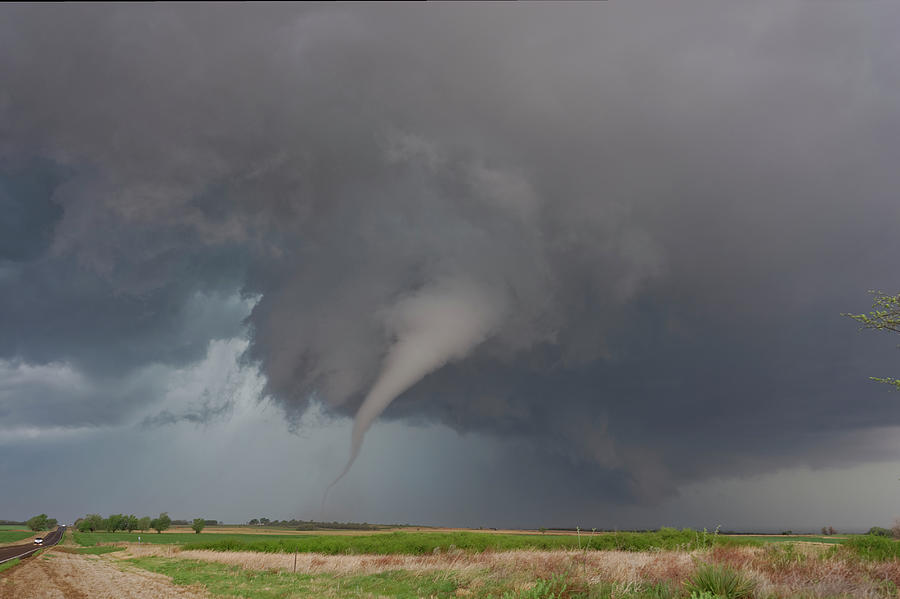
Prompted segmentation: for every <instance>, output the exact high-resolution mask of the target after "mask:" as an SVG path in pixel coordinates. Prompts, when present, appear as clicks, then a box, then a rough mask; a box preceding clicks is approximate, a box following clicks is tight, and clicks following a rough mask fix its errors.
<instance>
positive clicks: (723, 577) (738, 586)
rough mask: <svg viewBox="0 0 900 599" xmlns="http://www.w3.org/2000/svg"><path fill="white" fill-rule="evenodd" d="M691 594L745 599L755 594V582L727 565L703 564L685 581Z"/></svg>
mask: <svg viewBox="0 0 900 599" xmlns="http://www.w3.org/2000/svg"><path fill="white" fill-rule="evenodd" d="M684 586H685V588H686V589H687V591H688V592H689V593H691V596H694V595H695V594H697V595H699V596H701V597H704V596H705V595H703V593H708V594H712V595H713V596H716V597H722V598H723V599H743V598H745V597H750V596H752V595H753V590H754V588H755V587H756V585H755V583H754V582H753V581H752V580H750V579H748V578H746V577H745V576H744V575H743V574H741V573H740V572H737V571H736V570H732V569H731V568H727V567H725V566H715V565H712V564H703V565H702V566H700V567H699V568H697V571H696V572H694V575H693V576H691V577H690V578H689V579H688V580H687V581H685V583H684ZM706 596H708V595H706Z"/></svg>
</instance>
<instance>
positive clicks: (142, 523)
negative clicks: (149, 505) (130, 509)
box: [135, 516, 150, 532]
mask: <svg viewBox="0 0 900 599" xmlns="http://www.w3.org/2000/svg"><path fill="white" fill-rule="evenodd" d="M135 528H137V530H139V531H141V532H144V531H145V530H148V529H149V528H150V516H144V517H143V518H138V521H137V526H136V527H135Z"/></svg>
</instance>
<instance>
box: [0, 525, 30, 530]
mask: <svg viewBox="0 0 900 599" xmlns="http://www.w3.org/2000/svg"><path fill="white" fill-rule="evenodd" d="M0 530H26V527H25V526H24V525H22V524H0Z"/></svg>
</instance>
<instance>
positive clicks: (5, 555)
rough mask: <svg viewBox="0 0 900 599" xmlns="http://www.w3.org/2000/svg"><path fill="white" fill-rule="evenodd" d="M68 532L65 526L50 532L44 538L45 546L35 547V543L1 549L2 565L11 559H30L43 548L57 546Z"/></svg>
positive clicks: (0, 560)
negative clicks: (29, 557) (30, 556)
mask: <svg viewBox="0 0 900 599" xmlns="http://www.w3.org/2000/svg"><path fill="white" fill-rule="evenodd" d="M65 532H66V527H65V526H60V527H58V528H57V529H56V530H54V531H53V532H48V533H47V534H46V535H45V536H44V543H43V545H35V544H34V543H27V544H25V545H12V546H10V547H0V564H2V563H3V562H8V561H9V560H11V559H14V558H17V557H28V556H29V555H31V554H32V553H34V552H35V551H37V550H38V549H40V548H41V547H50V546H51V545H56V544H57V543H59V542H60V541H61V540H62V537H63V534H65Z"/></svg>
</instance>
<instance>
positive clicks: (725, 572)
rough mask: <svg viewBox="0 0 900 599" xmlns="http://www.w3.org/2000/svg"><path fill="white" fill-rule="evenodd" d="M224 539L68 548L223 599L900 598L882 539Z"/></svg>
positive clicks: (698, 535)
mask: <svg viewBox="0 0 900 599" xmlns="http://www.w3.org/2000/svg"><path fill="white" fill-rule="evenodd" d="M198 524H199V522H198ZM223 528H224V527H223ZM229 530H246V531H247V532H250V533H253V534H240V533H238V532H229V533H227V534H225V533H207V532H206V531H205V530H204V531H203V532H201V533H199V534H197V533H194V532H192V531H191V530H190V528H187V527H185V528H182V529H180V530H179V531H172V532H167V533H166V534H155V533H149V534H143V535H141V537H142V543H141V545H137V544H136V541H137V537H138V534H137V533H127V532H121V531H116V532H99V531H98V532H93V533H91V532H87V533H80V532H73V534H72V535H71V537H72V539H73V541H74V542H75V544H73V545H72V546H71V548H69V549H66V548H63V549H62V550H63V551H67V552H68V553H74V554H89V555H91V554H92V555H96V556H97V557H92V559H102V560H112V562H113V563H116V564H120V565H121V564H129V565H130V566H135V567H137V568H140V569H142V570H146V571H150V572H154V573H158V574H164V575H166V576H168V577H171V579H172V580H173V581H174V583H175V584H177V585H188V586H189V585H196V586H194V587H192V588H203V589H205V590H206V591H207V592H209V593H210V594H211V595H213V596H222V597H248V598H266V599H267V598H275V597H292V598H298V597H310V598H311V597H326V598H327V597H334V598H338V597H358V598H360V599H362V598H374V597H402V598H407V597H408V598H410V599H411V598H413V597H435V598H443V597H446V598H450V597H472V598H484V599H487V598H490V599H597V598H602V599H607V598H608V599H612V598H614V597H615V598H617V599H644V598H651V597H652V598H655V599H663V598H671V599H675V598H679V599H716V598H722V597H725V598H731V599H741V598H746V599H749V598H753V599H780V598H785V599H786V598H789V597H790V598H793V597H804V598H806V599H819V598H823V599H824V598H837V597H842V598H848V597H872V598H875V597H897V596H900V594H898V585H900V543H898V541H896V540H894V539H892V538H891V537H890V536H886V535H884V534H878V533H881V531H875V532H876V534H870V535H842V536H831V535H828V536H819V535H789V534H783V535H771V536H768V535H734V536H731V535H719V534H715V533H709V532H705V531H694V530H690V529H684V530H677V529H672V528H664V529H661V530H658V531H652V532H620V533H599V532H587V533H585V532H583V531H580V530H576V531H575V533H576V534H552V533H551V532H546V533H544V534H510V533H503V532H488V531H484V532H479V531H449V532H438V531H424V532H419V531H416V532H413V531H408V532H407V531H402V532H398V531H394V532H384V531H383V532H370V533H369V534H354V535H343V534H335V533H334V532H330V531H323V532H321V533H319V534H302V533H297V532H292V533H291V532H288V533H285V534H276V532H275V531H274V530H271V529H270V530H267V531H265V532H263V531H259V532H255V531H256V530H257V529H255V528H254V527H247V528H244V529H237V528H232V529H229ZM106 553H108V554H109V555H104V554H106ZM73 557H75V556H73ZM123 567H124V566H123Z"/></svg>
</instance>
